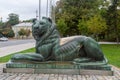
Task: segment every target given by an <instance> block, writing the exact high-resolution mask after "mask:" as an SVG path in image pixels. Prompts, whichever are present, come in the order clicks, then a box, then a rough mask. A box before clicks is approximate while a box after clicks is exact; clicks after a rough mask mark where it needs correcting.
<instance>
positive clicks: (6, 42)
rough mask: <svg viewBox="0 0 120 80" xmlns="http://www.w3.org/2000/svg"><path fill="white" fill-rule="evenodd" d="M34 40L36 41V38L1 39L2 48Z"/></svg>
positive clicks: (0, 45)
mask: <svg viewBox="0 0 120 80" xmlns="http://www.w3.org/2000/svg"><path fill="white" fill-rule="evenodd" d="M33 42H34V43H35V40H34V39H23V40H8V41H0V48H2V47H7V46H13V45H19V44H26V43H33Z"/></svg>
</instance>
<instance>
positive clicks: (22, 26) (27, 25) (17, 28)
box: [12, 22, 32, 38]
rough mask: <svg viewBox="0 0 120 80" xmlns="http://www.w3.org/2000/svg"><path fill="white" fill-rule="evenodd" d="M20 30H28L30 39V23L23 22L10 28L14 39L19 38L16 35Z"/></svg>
mask: <svg viewBox="0 0 120 80" xmlns="http://www.w3.org/2000/svg"><path fill="white" fill-rule="evenodd" d="M21 29H24V30H30V36H29V38H32V23H31V22H23V23H19V24H16V25H14V26H12V30H13V31H14V33H15V38H19V37H20V36H19V34H18V31H20V30H21Z"/></svg>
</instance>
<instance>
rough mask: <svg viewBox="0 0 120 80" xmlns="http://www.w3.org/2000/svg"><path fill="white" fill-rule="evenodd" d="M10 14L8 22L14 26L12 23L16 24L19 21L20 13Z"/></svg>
mask: <svg viewBox="0 0 120 80" xmlns="http://www.w3.org/2000/svg"><path fill="white" fill-rule="evenodd" d="M8 16H9V18H8V22H7V24H10V25H11V26H12V25H15V24H18V23H19V16H18V14H15V13H10V14H9V15H8Z"/></svg>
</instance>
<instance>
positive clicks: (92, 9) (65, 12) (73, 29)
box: [55, 0, 103, 35]
mask: <svg viewBox="0 0 120 80" xmlns="http://www.w3.org/2000/svg"><path fill="white" fill-rule="evenodd" d="M102 2H103V1H102V0H60V1H59V2H57V7H56V8H55V14H56V18H55V20H56V22H57V21H58V20H59V19H60V18H64V19H65V21H66V25H67V26H68V27H69V28H68V29H67V31H66V34H67V35H76V34H80V33H79V32H80V31H79V28H78V24H79V20H80V19H85V21H87V20H89V18H90V17H92V16H94V15H95V14H96V13H97V12H98V10H99V6H100V5H101V4H102Z"/></svg>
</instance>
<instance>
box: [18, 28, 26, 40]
mask: <svg viewBox="0 0 120 80" xmlns="http://www.w3.org/2000/svg"><path fill="white" fill-rule="evenodd" d="M18 34H19V35H20V36H22V39H23V37H24V36H25V34H26V30H24V29H20V31H18Z"/></svg>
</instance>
